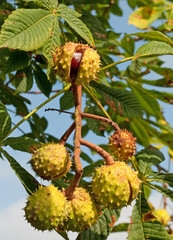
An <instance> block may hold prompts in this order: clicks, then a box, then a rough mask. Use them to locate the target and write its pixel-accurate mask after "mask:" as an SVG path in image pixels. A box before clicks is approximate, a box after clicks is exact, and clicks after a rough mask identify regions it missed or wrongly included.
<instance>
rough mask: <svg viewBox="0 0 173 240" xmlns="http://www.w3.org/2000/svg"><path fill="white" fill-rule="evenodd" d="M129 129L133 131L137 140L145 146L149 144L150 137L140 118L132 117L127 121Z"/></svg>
mask: <svg viewBox="0 0 173 240" xmlns="http://www.w3.org/2000/svg"><path fill="white" fill-rule="evenodd" d="M129 125H130V128H131V131H132V132H134V134H135V136H136V137H137V140H138V142H139V143H140V144H141V145H143V146H145V147H147V146H148V145H149V144H150V139H149V135H148V132H147V131H146V128H145V126H144V125H143V124H142V123H141V119H140V118H134V119H132V120H131V121H130V123H129Z"/></svg>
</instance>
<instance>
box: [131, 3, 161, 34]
mask: <svg viewBox="0 0 173 240" xmlns="http://www.w3.org/2000/svg"><path fill="white" fill-rule="evenodd" d="M164 10H165V9H164V7H150V6H143V7H140V8H138V9H137V10H135V11H134V12H132V14H131V15H130V17H129V22H128V23H129V24H134V25H135V26H136V27H137V28H139V29H145V28H147V27H148V26H149V25H150V24H151V23H152V22H154V21H155V20H156V19H158V18H159V17H160V16H161V14H162V12H163V11H164Z"/></svg>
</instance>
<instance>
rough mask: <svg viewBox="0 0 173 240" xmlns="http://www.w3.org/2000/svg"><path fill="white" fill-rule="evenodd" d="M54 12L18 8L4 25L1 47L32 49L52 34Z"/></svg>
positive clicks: (0, 41) (43, 42)
mask: <svg viewBox="0 0 173 240" xmlns="http://www.w3.org/2000/svg"><path fill="white" fill-rule="evenodd" d="M53 18H54V14H53V13H52V12H49V11H47V10H43V9H17V10H15V11H14V12H13V13H12V14H10V15H9V17H8V18H7V20H6V21H5V23H4V24H3V26H2V30H1V35H0V47H8V48H13V49H20V50H24V51H32V50H35V49H38V48H40V47H42V46H43V45H44V44H45V43H46V42H47V40H48V38H49V37H50V36H51V30H52V19H53Z"/></svg>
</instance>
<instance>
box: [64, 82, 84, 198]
mask: <svg viewBox="0 0 173 240" xmlns="http://www.w3.org/2000/svg"><path fill="white" fill-rule="evenodd" d="M72 92H73V95H74V101H75V121H74V125H75V140H74V152H73V159H74V163H75V168H76V172H75V176H74V178H73V179H72V181H71V183H70V186H69V187H68V188H67V189H66V190H65V192H64V193H65V196H66V197H67V198H68V199H69V200H71V199H73V193H74V190H75V188H76V187H78V186H79V182H80V179H81V177H82V174H83V167H82V164H81V160H80V153H81V146H80V139H81V129H82V118H81V99H82V86H81V85H80V86H76V85H75V83H74V82H73V81H72ZM73 127H74V126H71V130H72V128H73ZM68 130H69V131H70V129H68Z"/></svg>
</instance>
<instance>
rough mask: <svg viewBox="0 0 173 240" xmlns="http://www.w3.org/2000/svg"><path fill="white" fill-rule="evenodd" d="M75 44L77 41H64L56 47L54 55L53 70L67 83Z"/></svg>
mask: <svg viewBox="0 0 173 240" xmlns="http://www.w3.org/2000/svg"><path fill="white" fill-rule="evenodd" d="M77 46H78V44H77V43H73V42H69V43H66V44H65V45H64V46H63V47H61V48H60V49H58V48H57V52H56V55H55V59H54V62H55V65H56V67H55V72H56V73H57V74H58V75H59V76H60V77H61V79H62V80H63V81H65V82H67V83H68V82H70V69H71V60H72V57H73V53H74V51H75V48H76V47H77Z"/></svg>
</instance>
